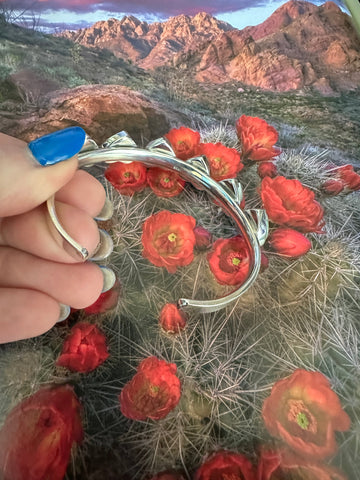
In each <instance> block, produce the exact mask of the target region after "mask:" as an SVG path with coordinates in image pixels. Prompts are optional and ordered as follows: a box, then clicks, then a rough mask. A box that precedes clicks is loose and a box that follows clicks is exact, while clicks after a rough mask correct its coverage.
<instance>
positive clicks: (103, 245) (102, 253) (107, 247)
mask: <svg viewBox="0 0 360 480" xmlns="http://www.w3.org/2000/svg"><path fill="white" fill-rule="evenodd" d="M99 233H100V242H99V245H98V247H97V249H96V250H95V252H94V253H93V255H92V257H91V258H89V260H91V261H92V262H98V261H99V260H105V258H108V257H109V256H110V255H111V253H112V251H113V250H114V242H113V241H112V238H111V237H110V235H109V234H108V233H107V232H106V231H105V230H102V229H101V228H99Z"/></svg>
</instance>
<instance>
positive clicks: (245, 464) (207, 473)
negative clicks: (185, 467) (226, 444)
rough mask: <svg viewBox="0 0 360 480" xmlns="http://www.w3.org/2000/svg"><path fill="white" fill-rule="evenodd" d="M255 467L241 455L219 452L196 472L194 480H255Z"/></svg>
mask: <svg viewBox="0 0 360 480" xmlns="http://www.w3.org/2000/svg"><path fill="white" fill-rule="evenodd" d="M255 478H256V477H255V472H254V467H253V465H252V464H251V462H250V461H249V460H248V459H247V458H246V457H245V455H242V454H240V453H236V452H228V451H224V450H222V451H219V452H216V453H214V454H213V455H211V456H210V457H209V458H208V459H207V460H205V462H204V463H203V464H202V465H201V467H200V468H199V469H198V470H197V471H196V472H195V476H194V480H255Z"/></svg>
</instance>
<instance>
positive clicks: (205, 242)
mask: <svg viewBox="0 0 360 480" xmlns="http://www.w3.org/2000/svg"><path fill="white" fill-rule="evenodd" d="M194 234H195V241H196V243H195V247H196V248H197V249H198V250H206V249H207V248H208V247H210V245H211V243H212V235H211V233H210V232H209V230H206V228H204V227H201V226H200V225H199V226H197V227H195V228H194Z"/></svg>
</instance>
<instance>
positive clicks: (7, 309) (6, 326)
mask: <svg viewBox="0 0 360 480" xmlns="http://www.w3.org/2000/svg"><path fill="white" fill-rule="evenodd" d="M59 315H60V305H59V303H58V302H57V301H56V300H54V299H53V298H51V297H50V296H48V295H46V294H45V293H42V292H39V291H35V290H28V289H21V288H1V289H0V343H8V342H14V341H17V340H24V339H26V338H32V337H37V336H39V335H42V334H43V333H45V332H47V331H48V330H50V329H51V328H52V327H53V326H54V325H55V323H56V322H57V320H58V318H59Z"/></svg>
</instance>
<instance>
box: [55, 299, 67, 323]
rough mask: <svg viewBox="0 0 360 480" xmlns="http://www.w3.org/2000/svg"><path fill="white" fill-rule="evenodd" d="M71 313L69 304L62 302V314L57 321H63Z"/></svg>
mask: <svg viewBox="0 0 360 480" xmlns="http://www.w3.org/2000/svg"><path fill="white" fill-rule="evenodd" d="M69 315H70V307H69V305H64V304H63V303H60V315H59V318H58V320H57V321H56V323H59V322H63V321H64V320H66V319H67V317H68V316H69Z"/></svg>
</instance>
